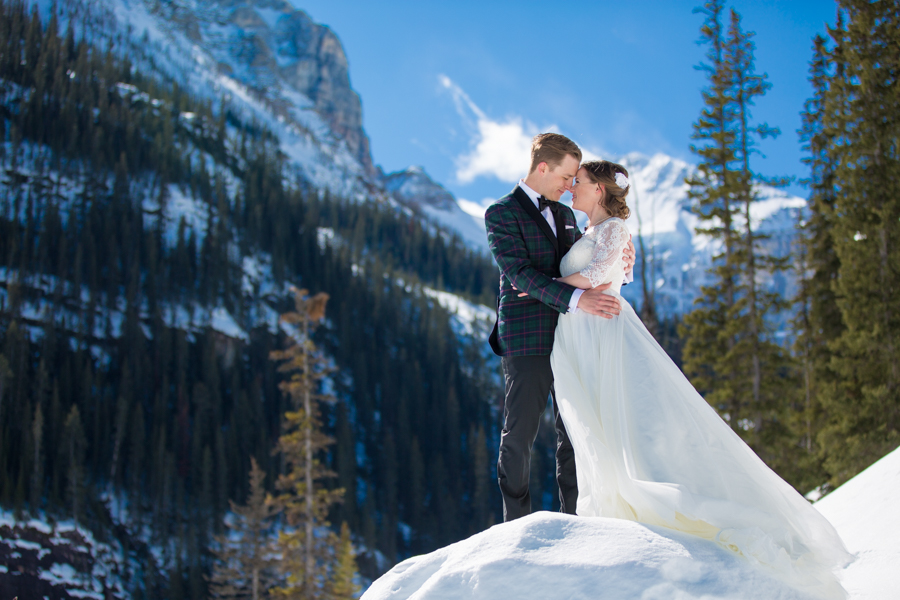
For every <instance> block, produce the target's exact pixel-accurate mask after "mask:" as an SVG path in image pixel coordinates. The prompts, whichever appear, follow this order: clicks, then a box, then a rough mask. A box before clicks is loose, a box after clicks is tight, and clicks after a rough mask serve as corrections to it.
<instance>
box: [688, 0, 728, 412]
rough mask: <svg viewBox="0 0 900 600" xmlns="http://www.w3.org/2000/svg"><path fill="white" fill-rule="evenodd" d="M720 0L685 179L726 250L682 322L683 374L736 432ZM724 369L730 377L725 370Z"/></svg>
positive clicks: (707, 24) (710, 6)
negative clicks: (726, 360) (725, 361)
mask: <svg viewBox="0 0 900 600" xmlns="http://www.w3.org/2000/svg"><path fill="white" fill-rule="evenodd" d="M723 10H724V6H723V2H722V0H710V1H709V2H707V3H706V4H705V5H704V7H703V8H702V9H697V10H696V12H701V13H702V14H704V15H706V19H705V21H704V24H703V26H702V27H701V29H700V40H701V42H703V43H705V44H708V45H709V48H708V50H707V53H706V59H707V61H708V62H707V63H704V64H701V65H700V68H701V69H702V70H703V71H704V72H706V74H707V78H708V81H709V87H708V88H707V89H705V90H704V91H703V93H702V96H703V102H704V105H705V106H704V109H703V111H702V112H701V115H700V118H699V119H698V120H697V122H696V123H694V132H693V134H692V135H691V137H692V138H693V139H695V140H698V141H699V142H700V145H693V144H692V145H691V151H692V152H694V153H695V154H697V156H698V157H699V158H700V162H699V164H698V165H697V171H696V175H695V176H694V177H692V178H689V179H688V180H687V184H688V185H689V186H690V189H689V190H688V197H689V198H691V199H692V200H693V201H694V204H693V210H694V212H695V213H696V214H697V216H698V217H699V218H700V220H701V222H703V223H704V224H705V226H704V227H703V228H698V229H697V233H700V234H705V235H708V236H710V237H711V238H713V239H714V240H715V241H716V242H717V243H719V244H720V247H721V252H720V253H719V254H717V255H716V256H714V257H713V259H714V261H715V267H714V268H713V269H712V271H711V273H710V275H711V277H712V279H713V282H712V284H711V285H705V286H703V287H701V295H700V297H699V298H698V299H697V300H696V301H695V305H696V307H695V308H694V310H692V311H691V312H690V313H688V314H686V315H685V317H684V323H683V328H682V337H683V338H684V339H685V343H684V353H683V358H684V371H685V373H686V374H688V376H689V377H690V379H691V383H693V384H694V387H696V388H697V390H698V391H699V392H700V393H701V394H703V395H704V396H705V398H706V400H707V401H708V402H709V403H710V404H711V405H712V406H714V407H715V408H716V409H717V410H718V411H719V412H720V414H722V416H723V417H724V418H725V420H727V421H728V422H729V424H730V425H731V426H732V428H734V429H737V428H738V425H737V423H738V422H739V420H740V400H739V396H738V390H739V389H740V385H739V384H737V382H734V381H732V380H731V379H730V378H728V377H727V376H726V375H725V373H724V372H728V373H731V372H732V371H733V370H732V369H730V368H728V365H721V364H720V363H721V361H722V358H723V357H725V356H729V355H730V353H731V352H732V351H733V349H734V347H735V346H736V345H737V340H736V339H735V336H734V335H733V332H731V331H729V330H728V329H727V327H726V326H727V325H728V319H729V315H730V314H731V313H733V312H734V309H735V305H736V304H737V300H738V298H737V289H736V288H737V265H736V264H735V253H736V251H737V245H738V239H737V233H736V231H735V225H734V220H735V217H736V214H737V211H738V210H739V207H738V206H737V204H736V202H735V200H734V192H733V189H732V188H733V187H734V176H733V173H732V170H731V166H732V165H733V163H734V161H735V156H734V137H735V136H734V131H733V123H734V113H733V106H732V103H731V101H730V98H729V94H728V92H729V87H730V83H731V77H730V73H729V69H728V66H727V64H726V57H725V46H726V38H725V32H724V30H723V26H722V12H723ZM723 371H724V372H723Z"/></svg>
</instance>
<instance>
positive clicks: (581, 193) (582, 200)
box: [572, 167, 603, 215]
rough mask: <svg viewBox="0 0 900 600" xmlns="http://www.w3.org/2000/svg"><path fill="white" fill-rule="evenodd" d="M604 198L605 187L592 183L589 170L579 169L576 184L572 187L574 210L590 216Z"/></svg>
mask: <svg viewBox="0 0 900 600" xmlns="http://www.w3.org/2000/svg"><path fill="white" fill-rule="evenodd" d="M602 197H603V186H601V185H600V184H597V183H594V182H593V181H591V178H590V177H589V176H588V172H587V169H585V168H584V167H581V168H580V169H578V173H577V174H576V175H575V183H574V184H573V185H572V208H574V209H575V210H580V211H581V212H583V213H587V214H589V215H590V214H591V210H592V209H594V208H596V206H597V205H598V204H599V203H600V198H602Z"/></svg>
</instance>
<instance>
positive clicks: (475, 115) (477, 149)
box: [439, 75, 555, 183]
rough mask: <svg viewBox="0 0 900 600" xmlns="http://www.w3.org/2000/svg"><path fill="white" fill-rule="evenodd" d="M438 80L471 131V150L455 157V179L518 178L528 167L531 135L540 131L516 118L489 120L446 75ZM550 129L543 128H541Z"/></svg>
mask: <svg viewBox="0 0 900 600" xmlns="http://www.w3.org/2000/svg"><path fill="white" fill-rule="evenodd" d="M439 80H440V82H441V85H442V86H443V87H444V88H446V89H447V90H448V91H449V92H450V94H451V95H452V96H453V101H454V102H455V104H456V111H457V112H458V113H459V115H460V117H462V119H463V121H464V123H465V124H466V125H467V128H468V129H469V130H470V131H471V134H472V141H471V146H472V147H471V149H470V150H469V151H468V152H467V153H465V154H463V155H461V156H459V157H457V159H456V178H457V179H458V180H459V182H460V183H471V182H472V181H474V180H475V179H476V178H478V177H482V176H493V177H496V178H497V179H499V180H501V181H507V182H515V181H518V180H519V178H520V177H522V176H524V175H525V172H526V171H527V169H528V161H529V158H530V156H531V138H533V137H534V136H535V135H536V134H538V133H540V131H541V130H540V129H538V127H537V126H536V125H534V124H532V123H529V122H527V121H525V120H523V119H521V118H519V117H511V118H509V119H507V120H506V121H503V122H501V121H495V120H493V119H490V118H489V117H488V116H487V115H486V114H485V113H484V111H482V110H481V109H480V108H479V107H478V106H477V105H476V104H475V103H474V102H472V99H471V98H469V96H468V94H466V93H465V91H463V89H462V88H460V87H459V86H458V85H456V83H454V82H453V81H452V80H451V79H450V78H449V77H447V76H446V75H440V76H439ZM554 129H555V128H554V127H547V128H545V129H544V130H543V131H552V130H554Z"/></svg>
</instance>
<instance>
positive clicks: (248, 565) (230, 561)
mask: <svg viewBox="0 0 900 600" xmlns="http://www.w3.org/2000/svg"><path fill="white" fill-rule="evenodd" d="M250 465H251V466H250V477H249V479H250V493H249V495H248V496H247V503H246V504H244V505H240V506H239V505H237V504H236V503H235V502H233V501H231V502H230V504H231V513H232V516H231V518H230V519H226V520H225V527H226V531H225V533H224V534H222V535H217V536H215V538H214V540H215V544H214V545H213V546H212V547H211V548H210V552H211V553H212V555H213V557H214V562H213V570H212V575H211V576H210V577H209V578H208V580H207V581H208V583H209V593H210V597H211V598H235V599H249V600H259V599H260V598H262V597H263V596H266V595H267V592H268V590H269V588H270V587H271V586H272V585H273V583H274V582H275V569H276V563H277V560H276V558H275V554H274V549H273V547H272V536H271V531H272V518H273V517H274V516H275V514H277V512H278V510H277V508H276V507H275V502H274V500H273V499H272V496H271V495H269V494H267V493H266V489H265V484H264V481H265V478H266V474H265V473H264V472H263V470H262V469H260V468H259V465H258V464H257V463H256V459H255V458H252V457H251V458H250Z"/></svg>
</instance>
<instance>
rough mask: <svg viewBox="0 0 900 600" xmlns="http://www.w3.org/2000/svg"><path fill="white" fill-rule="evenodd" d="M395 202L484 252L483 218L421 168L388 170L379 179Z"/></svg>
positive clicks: (485, 244) (485, 237) (486, 249)
mask: <svg viewBox="0 0 900 600" xmlns="http://www.w3.org/2000/svg"><path fill="white" fill-rule="evenodd" d="M382 182H383V184H384V187H385V189H386V190H387V191H388V193H390V194H391V196H393V198H394V199H395V200H397V202H399V203H400V204H402V205H404V206H407V207H408V208H409V209H410V210H412V211H413V212H415V213H416V214H419V215H421V216H422V217H424V218H426V219H428V220H429V221H431V222H433V223H435V224H437V225H438V226H440V227H442V228H443V229H445V230H447V231H451V232H454V233H456V234H457V235H459V236H460V238H462V240H463V241H464V242H465V243H466V245H467V246H469V247H470V248H474V249H476V250H480V251H482V252H485V253H487V251H488V245H487V233H486V232H485V230H484V218H483V217H482V218H478V217H473V216H472V215H471V214H469V213H468V212H466V211H465V210H463V208H462V207H461V206H460V204H459V203H458V202H457V200H456V198H454V197H453V194H451V193H450V192H448V191H447V190H446V189H445V188H444V186H442V185H441V184H439V183H437V182H436V181H434V180H433V179H432V178H431V177H429V175H428V173H426V172H425V169H423V168H422V167H409V168H408V169H406V170H404V171H397V172H395V173H389V174H387V175H385V176H384V177H383V179H382Z"/></svg>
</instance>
